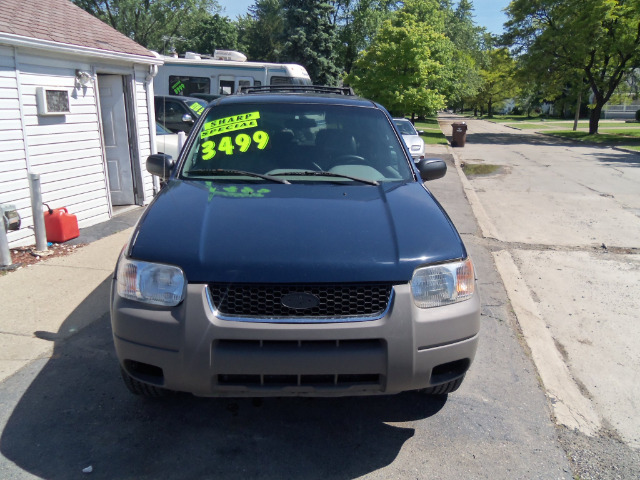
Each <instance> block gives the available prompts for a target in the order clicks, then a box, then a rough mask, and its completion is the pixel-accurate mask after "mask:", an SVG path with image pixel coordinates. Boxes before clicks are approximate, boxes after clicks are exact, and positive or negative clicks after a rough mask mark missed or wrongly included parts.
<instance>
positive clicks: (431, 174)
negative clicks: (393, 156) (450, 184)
mask: <svg viewBox="0 0 640 480" xmlns="http://www.w3.org/2000/svg"><path fill="white" fill-rule="evenodd" d="M418 171H419V172H420V178H422V180H423V181H424V182H427V181H429V180H437V179H438V178H442V177H444V175H445V174H446V173H447V164H446V163H445V162H444V160H440V159H439V158H425V159H424V160H420V161H419V162H418Z"/></svg>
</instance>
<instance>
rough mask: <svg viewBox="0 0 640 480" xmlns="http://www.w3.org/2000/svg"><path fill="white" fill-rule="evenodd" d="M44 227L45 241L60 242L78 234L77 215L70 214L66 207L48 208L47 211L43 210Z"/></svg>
mask: <svg viewBox="0 0 640 480" xmlns="http://www.w3.org/2000/svg"><path fill="white" fill-rule="evenodd" d="M47 208H48V207H47ZM44 228H45V229H46V231H47V242H56V243H62V242H66V241H67V240H71V239H72V238H76V237H78V236H80V230H78V217H76V216H75V215H72V214H70V213H69V212H68V211H67V208H66V207H62V208H54V209H51V208H49V211H48V212H44Z"/></svg>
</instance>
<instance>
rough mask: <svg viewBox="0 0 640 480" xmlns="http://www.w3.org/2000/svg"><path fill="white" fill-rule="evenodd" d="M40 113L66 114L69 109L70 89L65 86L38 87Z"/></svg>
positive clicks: (37, 98)
mask: <svg viewBox="0 0 640 480" xmlns="http://www.w3.org/2000/svg"><path fill="white" fill-rule="evenodd" d="M36 104H37V105H38V115H65V114H67V113H71V111H70V110H69V89H67V88H64V87H38V88H36Z"/></svg>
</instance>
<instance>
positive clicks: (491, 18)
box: [218, 0, 509, 35]
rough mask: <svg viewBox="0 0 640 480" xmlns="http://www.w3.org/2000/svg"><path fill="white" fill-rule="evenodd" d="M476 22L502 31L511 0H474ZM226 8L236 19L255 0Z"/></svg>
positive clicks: (225, 2) (223, 1)
mask: <svg viewBox="0 0 640 480" xmlns="http://www.w3.org/2000/svg"><path fill="white" fill-rule="evenodd" d="M472 1H473V7H474V16H475V21H476V24H477V25H479V26H481V27H486V28H487V30H488V31H489V32H491V33H493V34H496V35H499V34H501V33H502V24H503V23H504V22H505V21H506V20H507V17H506V15H505V14H504V12H502V10H503V9H504V8H506V7H507V5H509V0H472ZM218 2H219V3H220V5H221V6H222V7H223V8H224V14H225V15H226V16H227V17H229V18H231V19H232V20H235V18H236V17H237V16H238V15H244V14H245V13H247V9H248V8H249V7H250V6H251V5H253V4H254V3H255V2H254V0H218Z"/></svg>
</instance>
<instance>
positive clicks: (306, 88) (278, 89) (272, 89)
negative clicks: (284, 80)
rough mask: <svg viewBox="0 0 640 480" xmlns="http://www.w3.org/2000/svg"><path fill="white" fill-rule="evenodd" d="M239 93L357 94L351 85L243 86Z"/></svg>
mask: <svg viewBox="0 0 640 480" xmlns="http://www.w3.org/2000/svg"><path fill="white" fill-rule="evenodd" d="M237 93H238V94H248V93H333V94H336V95H348V96H351V97H354V96H355V93H353V89H352V88H351V87H330V86H326V85H260V86H253V87H246V86H242V87H240V88H239V89H238V92H237Z"/></svg>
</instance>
